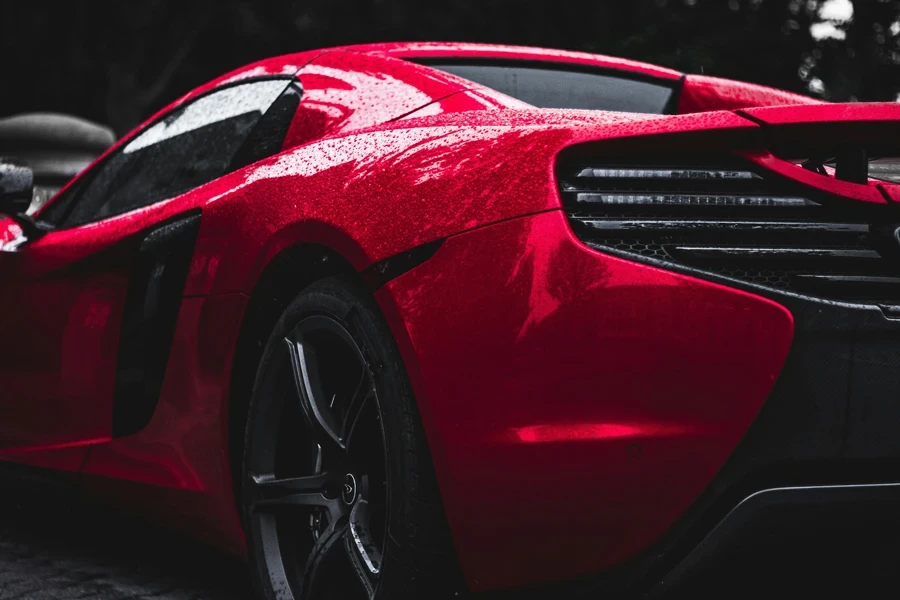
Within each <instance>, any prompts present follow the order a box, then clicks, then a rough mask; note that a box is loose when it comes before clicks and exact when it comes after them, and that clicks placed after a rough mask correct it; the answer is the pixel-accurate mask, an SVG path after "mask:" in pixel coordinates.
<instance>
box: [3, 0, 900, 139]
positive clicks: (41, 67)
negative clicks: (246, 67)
mask: <svg viewBox="0 0 900 600" xmlns="http://www.w3.org/2000/svg"><path fill="white" fill-rule="evenodd" d="M850 4H852V9H853V10H852V15H853V16H852V19H850V20H849V21H848V20H845V19H843V18H840V17H838V18H833V17H834V14H835V10H834V9H835V7H837V8H841V7H842V8H843V9H844V10H843V14H846V13H847V10H846V9H847V8H848V5H850ZM829 5H830V6H829ZM838 12H841V11H838ZM811 27H813V28H814V29H815V28H817V29H815V30H816V31H817V32H820V35H818V36H817V37H818V39H817V37H814V36H813V35H812V33H811ZM823 31H824V32H825V33H826V36H824V37H823V36H822V35H821V32H823ZM829 32H830V33H829ZM387 40H460V41H479V42H499V43H513V44H526V45H539V46H548V47H559V48H569V49H579V50H587V51H593V52H600V53H604V54H611V55H617V56H625V57H629V58H635V59H639V60H645V61H648V62H653V63H657V64H662V65H667V66H671V67H674V68H677V69H681V70H684V71H687V72H695V73H700V72H702V73H706V74H712V75H720V76H724V77H731V78H735V79H743V80H747V81H753V82H757V83H763V84H767V85H772V86H776V87H781V88H785V89H790V90H794V91H799V92H803V93H807V94H813V95H819V96H822V97H825V98H827V99H830V100H840V101H848V100H895V99H897V95H898V92H900V0H615V1H613V0H608V1H604V0H593V1H591V2H588V1H581V0H555V1H553V2H550V1H546V0H528V1H525V0H444V1H422V0H297V1H290V2H253V1H248V0H219V1H213V0H142V1H141V2H103V1H87V0H76V1H72V2H52V3H51V2H47V1H46V0H33V1H27V2H24V1H16V2H9V3H7V5H4V16H3V27H2V29H0V45H2V52H3V54H4V56H5V57H6V59H7V60H6V67H5V75H6V81H5V85H4V86H3V87H4V91H3V94H2V103H0V116H2V115H7V114H13V113H17V112H22V111H31V110H53V111H64V112H70V113H74V114H78V115H81V116H84V117H87V118H89V119H93V120H96V121H100V122H105V123H109V124H110V125H112V126H113V127H114V129H115V130H116V131H117V132H119V133H122V132H124V131H126V130H128V129H129V128H131V127H132V126H134V125H135V124H136V123H137V122H139V121H140V120H141V119H142V118H144V117H146V116H148V115H149V114H150V113H151V112H152V111H154V110H155V109H158V108H160V107H161V106H163V105H164V104H165V103H167V102H169V101H171V100H173V99H174V98H176V97H177V96H179V95H180V94H182V93H184V92H186V91H187V90H189V89H191V88H192V87H194V86H196V85H198V84H200V83H202V82H204V81H206V80H209V79H211V78H213V77H215V76H216V75H218V74H220V73H223V72H225V71H227V70H230V69H232V68H235V67H238V66H240V65H242V64H245V63H247V62H250V61H252V60H255V59H258V58H262V57H265V56H270V55H275V54H283V53H288V52H294V51H299V50H305V49H309V48H316V47H323V46H332V45H339V44H349V43H360V42H369V41H387Z"/></svg>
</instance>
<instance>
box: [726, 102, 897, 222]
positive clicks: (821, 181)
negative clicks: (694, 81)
mask: <svg viewBox="0 0 900 600" xmlns="http://www.w3.org/2000/svg"><path fill="white" fill-rule="evenodd" d="M735 112H736V114H738V115H740V116H742V117H744V118H747V119H749V120H751V121H753V122H755V123H757V124H758V125H759V126H760V127H761V130H762V136H763V143H762V146H763V148H765V151H748V152H745V153H743V154H744V155H745V156H746V157H747V158H750V159H751V160H754V161H755V162H757V163H759V164H761V165H762V166H764V167H766V168H767V169H770V170H773V171H776V172H778V173H780V174H782V175H784V176H786V177H790V178H791V179H795V180H797V181H800V182H801V183H804V184H806V185H809V186H811V187H814V188H818V189H820V190H822V191H828V192H830V193H835V194H839V195H842V196H847V197H850V198H854V199H857V200H862V201H867V202H874V203H879V204H883V203H885V202H900V104H896V103H886V102H873V103H853V104H817V105H792V106H770V107H761V108H746V109H741V110H737V111H735ZM891 159H894V160H893V161H892V160H891ZM875 160H879V161H880V162H879V163H877V164H876V166H877V168H878V171H877V172H873V162H872V161H875ZM885 160H887V162H885ZM798 166H799V167H802V168H797V167H798ZM879 178H880V179H879ZM892 179H893V180H895V181H896V182H895V181H892Z"/></svg>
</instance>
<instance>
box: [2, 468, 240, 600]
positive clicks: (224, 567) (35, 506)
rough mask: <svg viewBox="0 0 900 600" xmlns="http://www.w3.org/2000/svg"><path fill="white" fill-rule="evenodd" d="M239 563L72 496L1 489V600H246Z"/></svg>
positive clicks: (12, 486)
mask: <svg viewBox="0 0 900 600" xmlns="http://www.w3.org/2000/svg"><path fill="white" fill-rule="evenodd" d="M249 597H250V593H249V583H248V574H247V568H246V566H245V565H244V564H243V563H241V562H240V561H238V560H237V559H234V558H231V557H228V556H224V555H222V554H220V553H217V552H216V551H215V550H213V549H211V548H208V547H206V546H203V545H202V544H199V543H197V542H194V541H192V540H189V539H186V538H184V537H182V536H179V535H176V534H172V533H169V532H166V531H163V530H161V529H159V528H158V527H154V526H151V525H148V524H145V523H143V522H141V521H139V520H137V519H135V518H133V517H129V516H126V515H122V514H117V513H114V512H111V511H110V510H109V509H106V508H102V507H100V506H98V505H96V504H93V503H90V502H86V501H85V502H82V501H80V500H79V499H78V498H77V497H76V496H75V495H73V494H71V493H68V494H62V495H60V494H59V493H58V492H57V491H56V490H52V491H46V490H36V489H35V488H34V487H33V486H30V485H29V486H23V485H22V484H20V483H12V482H3V483H0V600H32V599H34V600H45V599H46V600H49V599H53V600H57V599H66V600H70V599H71V600H74V599H85V600H94V599H96V600H119V599H124V598H129V599H144V600H151V599H152V600H189V599H190V600H199V599H204V600H246V599H248V598H249Z"/></svg>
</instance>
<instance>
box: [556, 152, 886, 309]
mask: <svg viewBox="0 0 900 600" xmlns="http://www.w3.org/2000/svg"><path fill="white" fill-rule="evenodd" d="M713 165H714V166H709V165H703V166H699V165H694V164H688V165H685V164H675V165H648V164H646V163H644V164H641V163H636V164H634V163H633V164H622V165H612V166H608V165H603V164H584V163H581V164H574V165H570V166H561V167H560V169H559V172H558V179H559V181H560V187H561V192H562V196H563V200H564V203H565V207H566V211H567V213H568V216H569V221H570V223H571V225H572V227H573V229H574V231H575V232H576V234H577V235H578V236H579V237H580V238H581V239H582V240H583V241H585V242H586V243H587V244H589V245H590V246H592V247H594V248H596V249H598V250H602V251H605V252H611V253H615V254H620V255H623V256H626V257H633V258H639V259H643V260H646V261H649V262H662V263H669V264H676V265H680V266H682V267H688V268H691V269H693V270H695V271H698V272H701V273H702V272H710V273H714V274H717V275H720V276H724V277H728V278H731V279H735V280H739V281H742V282H745V283H750V284H754V285H759V286H764V287H769V288H776V289H780V290H786V291H791V292H796V293H800V294H803V295H806V296H813V297H819V298H827V299H832V300H840V301H845V302H854V303H866V304H880V305H884V306H885V307H886V308H887V309H888V310H891V307H893V306H895V305H900V213H897V212H896V211H895V210H893V209H894V208H895V207H887V206H872V205H866V204H867V203H863V202H858V201H853V200H849V199H835V198H824V199H823V198H818V197H814V196H813V195H812V194H809V193H807V190H804V189H802V188H799V187H798V186H797V185H788V184H786V183H785V182H784V181H781V180H779V179H777V178H776V177H774V176H770V175H766V174H763V173H760V172H759V171H758V170H756V169H755V168H753V167H750V166H748V165H746V164H743V163H739V162H737V161H735V162H732V163H728V164H718V165H715V163H713ZM812 192H813V194H814V193H815V191H814V190H813V191H812Z"/></svg>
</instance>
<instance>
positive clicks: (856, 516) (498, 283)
mask: <svg viewBox="0 0 900 600" xmlns="http://www.w3.org/2000/svg"><path fill="white" fill-rule="evenodd" d="M898 141H900V105H895V104H826V103H822V102H819V101H816V100H812V99H809V98H806V97H802V96H798V95H795V94H791V93H788V92H783V91H778V90H774V89H769V88H765V87H761V86H757V85H751V84H746V83H739V82H735V81H729V80H724V79H717V78H712V77H703V76H695V75H684V74H682V73H678V72H675V71H672V70H669V69H665V68H660V67H655V66H651V65H647V64H641V63H637V62H633V61H628V60H621V59H615V58H609V57H604V56H596V55H589V54H580V53H575V52H563V51H556V50H541V49H534V48H518V47H507V46H489V45H474V44H447V43H403V44H377V45H366V46H351V47H343V48H332V49H326V50H316V51H310V52H303V53H298V54H292V55H288V56H282V57H278V58H273V59H269V60H264V61H261V62H259V63H256V64H253V65H250V66H248V67H246V68H243V69H240V70H238V71H235V72H233V73H230V74H228V75H225V76H223V77H221V78H219V79H216V80H215V81H212V82H211V83H209V84H207V85H204V86H202V87H200V88H198V89H196V90H195V91H193V92H191V93H190V94H188V95H187V96H185V97H183V98H181V99H180V100H178V101H177V102H175V103H174V104H173V105H171V106H169V107H168V108H166V109H164V110H162V111H161V112H160V113H158V114H157V115H156V116H154V117H152V118H151V119H150V120H148V121H147V122H146V123H145V124H144V125H142V126H140V127H139V128H137V129H136V130H135V131H134V132H133V133H131V134H130V135H127V136H125V137H124V138H123V139H122V140H121V141H120V142H118V143H117V144H116V145H115V146H114V147H113V148H111V149H110V150H109V151H108V152H106V153H105V154H104V155H103V156H101V157H100V158H99V159H98V160H97V161H96V162H95V163H94V164H93V165H92V166H91V167H89V168H88V169H87V170H86V171H85V172H83V173H82V174H81V175H80V176H79V177H77V178H76V179H75V180H74V181H72V182H71V183H70V184H69V185H68V186H67V187H65V188H64V189H63V190H62V191H61V192H60V193H59V194H58V195H56V196H55V197H54V198H53V199H52V200H51V201H50V202H49V203H48V204H47V205H46V206H45V207H43V208H42V209H41V210H40V211H38V212H37V213H36V214H32V215H27V214H25V213H24V208H23V207H24V202H25V199H26V198H27V197H28V194H29V182H28V180H29V173H28V172H27V171H26V170H24V169H22V168H21V167H17V166H15V165H12V164H6V165H5V166H4V167H3V168H2V170H0V175H2V176H0V192H2V194H3V198H2V204H0V210H2V212H3V213H4V214H5V215H6V216H7V217H8V218H6V219H5V220H4V221H3V222H2V223H0V243H2V250H3V251H2V252H0V335H2V344H0V458H2V459H3V461H5V462H6V463H9V464H13V463H18V464H19V465H27V466H29V467H38V468H43V469H45V470H49V471H52V472H56V473H59V474H62V475H66V474H67V475H68V476H69V478H70V479H71V480H72V481H74V482H76V483H77V484H78V485H80V486H81V487H82V488H83V489H84V490H86V491H88V492H91V493H95V494H101V495H103V496H105V497H107V498H112V499H115V501H117V502H121V503H127V504H128V505H130V506H134V507H136V508H139V509H141V510H143V511H145V512H146V513H147V514H148V515H151V516H156V517H158V518H160V519H163V520H165V521H167V522H168V523H170V524H172V525H173V526H176V527H180V528H182V529H186V530H188V531H190V532H191V533H193V534H195V535H197V536H200V537H202V538H205V539H207V540H208V541H210V542H212V543H215V544H217V545H220V546H222V547H223V548H225V549H227V550H230V551H232V552H235V553H239V554H244V555H246V556H247V557H248V560H249V563H250V565H251V571H252V576H253V579H254V585H255V586H256V589H257V592H258V594H259V597H260V598H267V599H275V598H278V599H285V598H296V599H300V598H307V599H317V598H354V597H359V598H363V597H365V598H395V597H412V598H437V597H442V596H447V595H450V596H452V595H456V594H462V593H464V592H465V593H469V592H481V593H484V594H488V593H491V594H493V593H498V594H499V593H501V592H502V591H503V590H513V591H519V592H522V593H525V592H528V591H530V592H533V593H536V594H540V595H541V597H569V596H568V595H567V596H562V594H563V593H565V594H572V595H574V594H575V593H576V592H578V591H587V592H589V593H590V592H599V591H604V592H605V593H607V594H613V593H623V594H626V593H628V594H643V593H650V594H656V593H667V592H671V591H672V590H686V589H691V586H693V585H697V584H698V582H704V581H709V580H710V578H711V577H716V578H718V579H719V580H721V581H730V582H732V583H734V582H737V585H739V586H741V587H744V586H748V585H751V584H752V583H753V582H754V581H755V580H756V579H757V578H758V577H759V574H760V573H780V572H790V573H793V574H797V573H806V571H804V569H806V568H809V569H813V571H815V572H816V573H818V576H820V578H824V580H827V579H828V577H827V576H829V575H831V574H833V573H836V572H838V571H842V570H843V569H844V567H845V566H846V565H847V564H848V562H847V561H851V562H852V561H854V560H855V561H856V562H860V563H862V562H864V560H863V559H862V558H861V557H864V556H869V554H867V552H870V553H871V552H874V554H873V555H872V556H876V557H877V556H882V555H883V554H882V553H881V550H883V548H884V545H882V546H879V545H878V544H877V543H876V542H873V540H874V539H875V536H876V535H877V534H882V535H885V536H888V538H889V539H891V540H895V539H896V537H897V529H896V524H897V519H898V517H897V516H896V515H897V512H898V511H897V510H896V506H897V503H898V502H900V492H898V489H900V487H898V484H897V482H900V391H898V390H900V207H898V206H897V204H898V203H900V161H898V160H897V159H895V158H892V157H896V156H900V152H898V149H900V144H898ZM873 524H874V525H873ZM892 528H893V529H892ZM854 536H862V537H861V538H854ZM892 543H894V544H896V542H892ZM810 557H814V560H813V559H812V558H810ZM751 559H752V561H751ZM801 559H802V560H801ZM807 559H808V560H807ZM751 564H752V565H753V566H751ZM891 564H893V563H891ZM832 565H837V566H839V567H840V568H832ZM842 572H843V571H842ZM741 577H743V578H744V579H741ZM804 577H806V575H803V576H802V577H801V579H800V581H801V583H802V585H807V584H808V582H809V579H804ZM561 582H565V583H561ZM559 586H562V587H559ZM562 590H565V592H563V591H562ZM504 597H505V596H504ZM592 597H596V596H592Z"/></svg>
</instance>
